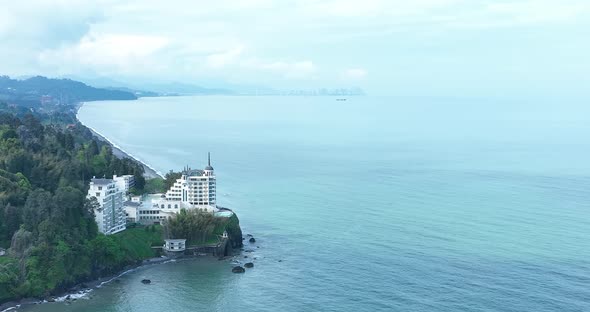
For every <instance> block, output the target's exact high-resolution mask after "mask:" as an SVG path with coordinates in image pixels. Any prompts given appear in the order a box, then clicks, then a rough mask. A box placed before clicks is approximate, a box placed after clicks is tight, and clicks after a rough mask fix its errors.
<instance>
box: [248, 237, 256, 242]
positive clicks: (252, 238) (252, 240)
mask: <svg viewBox="0 0 590 312" xmlns="http://www.w3.org/2000/svg"><path fill="white" fill-rule="evenodd" d="M248 241H249V242H250V243H256V240H255V239H254V237H250V240H248Z"/></svg>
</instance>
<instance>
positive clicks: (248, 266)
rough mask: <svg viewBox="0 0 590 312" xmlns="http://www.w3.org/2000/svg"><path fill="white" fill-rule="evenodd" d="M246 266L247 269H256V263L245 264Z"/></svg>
mask: <svg viewBox="0 0 590 312" xmlns="http://www.w3.org/2000/svg"><path fill="white" fill-rule="evenodd" d="M244 266H245V267H247V268H253V267H254V263H252V262H248V263H246V264H244Z"/></svg>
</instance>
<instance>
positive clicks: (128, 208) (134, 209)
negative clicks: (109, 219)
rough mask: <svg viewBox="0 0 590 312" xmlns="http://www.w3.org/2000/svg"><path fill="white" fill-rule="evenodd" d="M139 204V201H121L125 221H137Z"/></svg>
mask: <svg viewBox="0 0 590 312" xmlns="http://www.w3.org/2000/svg"><path fill="white" fill-rule="evenodd" d="M140 205H141V203H137V202H133V201H126V202H124V203H123V208H124V209H125V217H126V221H127V223H135V222H137V221H138V218H137V215H138V212H139V207H140Z"/></svg>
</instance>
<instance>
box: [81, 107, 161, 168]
mask: <svg viewBox="0 0 590 312" xmlns="http://www.w3.org/2000/svg"><path fill="white" fill-rule="evenodd" d="M84 104H85V103H79V104H78V105H76V120H77V121H78V122H79V123H80V124H81V125H83V126H84V127H86V128H88V129H89V130H90V132H92V134H93V135H94V136H95V137H96V138H97V139H99V140H100V141H102V142H105V143H107V144H109V145H110V146H111V148H112V149H113V155H114V156H115V157H117V158H130V159H133V160H135V161H136V162H138V163H140V164H141V165H142V166H143V169H144V174H143V176H144V177H145V178H147V179H153V178H162V179H163V178H164V175H163V174H162V173H161V172H158V171H157V170H156V169H155V168H154V167H152V166H150V165H148V164H147V163H145V162H144V161H141V160H140V159H138V158H137V157H136V156H133V155H131V154H130V153H128V152H126V151H125V150H124V149H122V148H121V147H120V146H118V145H116V144H115V143H113V142H112V141H111V140H109V139H108V138H107V137H106V136H104V135H102V134H101V133H100V132H98V131H96V130H95V129H94V128H92V127H90V126H88V125H86V124H84V123H83V122H82V121H81V120H80V118H78V112H79V111H80V108H82V106H84Z"/></svg>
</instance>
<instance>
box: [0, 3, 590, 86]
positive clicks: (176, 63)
mask: <svg viewBox="0 0 590 312" xmlns="http://www.w3.org/2000/svg"><path fill="white" fill-rule="evenodd" d="M4 2H6V3H3V5H2V9H1V10H0V42H1V43H2V49H0V59H2V60H4V62H3V63H2V67H1V68H0V70H1V71H2V73H0V74H9V75H22V74H46V75H62V74H72V75H77V74H80V73H99V74H106V75H112V76H113V77H114V78H116V76H121V75H124V76H126V77H145V76H153V77H162V79H169V80H172V79H174V80H191V79H200V80H201V81H205V80H206V79H207V78H210V77H213V78H218V80H223V79H231V80H233V82H238V81H240V82H244V81H245V82H248V83H270V84H274V83H275V82H276V83H283V85H287V84H288V83H290V82H292V83H293V84H304V83H305V82H306V81H312V82H313V83H316V82H317V83H321V84H323V85H324V84H325V85H330V84H333V83H334V84H335V83H343V82H345V81H361V80H362V83H359V84H363V87H365V86H364V84H369V79H367V76H368V74H367V69H370V74H371V79H370V83H371V84H374V83H377V82H378V81H391V79H388V78H390V77H391V76H393V74H392V72H399V73H406V75H409V74H408V73H409V72H410V71H408V70H397V69H400V68H402V69H406V67H407V66H409V65H408V64H412V66H413V68H415V70H414V69H413V70H412V73H411V75H415V76H416V77H418V76H420V77H419V78H424V77H426V78H428V77H430V75H429V72H431V71H432V70H433V68H435V69H436V68H438V70H440V71H443V70H444V71H449V72H452V73H455V72H456V71H455V70H454V69H448V68H447V66H451V65H449V64H455V65H453V66H455V67H457V69H459V70H460V69H464V70H465V71H468V70H467V69H466V68H467V67H469V68H475V67H478V66H479V67H481V68H479V70H480V71H481V72H486V71H490V70H494V69H496V68H498V66H497V65H498V63H501V62H500V61H499V60H497V58H498V57H499V56H498V55H499V54H498V53H494V52H498V51H502V50H504V51H505V54H504V55H505V56H506V58H508V59H510V60H517V59H518V60H522V61H519V62H517V63H518V64H519V66H521V67H522V68H523V72H533V71H535V70H537V69H538V68H539V66H537V65H535V64H543V63H546V62H547V61H550V60H551V57H549V56H547V57H546V58H543V53H545V54H547V55H549V54H550V53H549V52H543V51H548V49H547V48H546V47H549V48H551V47H553V46H554V44H553V43H555V41H559V42H560V46H561V47H563V48H560V49H562V50H564V51H566V50H567V51H568V52H567V53H569V54H568V55H573V56H576V57H577V54H576V53H579V54H580V55H583V54H588V53H584V52H588V45H589V44H586V43H585V40H584V38H583V35H582V32H583V30H584V29H587V28H588V27H590V21H589V20H588V19H587V18H586V17H587V16H588V14H590V1H588V0H562V1H549V0H502V1H500V0H497V1H496V0H413V1H407V0H362V1H361V0H284V1H274V0H243V1H237V0H216V1H198V9H192V8H193V7H194V6H195V4H194V1H190V0H170V1H166V2H163V1H159V0H128V1H124V2H121V1H116V0H88V1H79V0H27V1H4ZM473 41H477V43H473ZM488 51H489V52H488ZM558 52H559V51H558ZM535 55H537V58H538V59H539V60H541V59H542V62H541V61H539V62H537V63H533V62H532V61H530V59H531V57H530V56H535ZM484 56H485V57H487V58H488V59H489V60H487V59H486V61H485V62H484V61H483V59H484ZM519 56H520V57H519ZM561 60H562V61H559V62H556V63H559V64H556V65H554V66H555V67H556V68H557V69H556V70H555V71H556V72H557V71H558V70H563V71H564V72H565V71H566V67H567V68H570V69H567V70H568V71H574V70H573V69H571V68H577V69H575V70H577V71H579V72H580V74H581V75H582V73H583V71H582V68H584V69H587V68H588V66H587V62H586V63H584V59H583V58H581V57H577V58H567V59H566V58H561ZM469 61H470V62H471V66H467V65H465V64H466V63H467V62H469ZM515 63H516V62H515ZM565 63H568V64H567V65H560V64H565ZM350 64H359V66H360V64H362V68H360V67H359V68H357V67H352V68H348V69H347V66H350ZM392 69H393V70H392ZM416 79H417V80H418V78H416ZM406 80H407V79H406ZM406 80H404V81H406ZM310 84H311V83H310Z"/></svg>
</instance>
